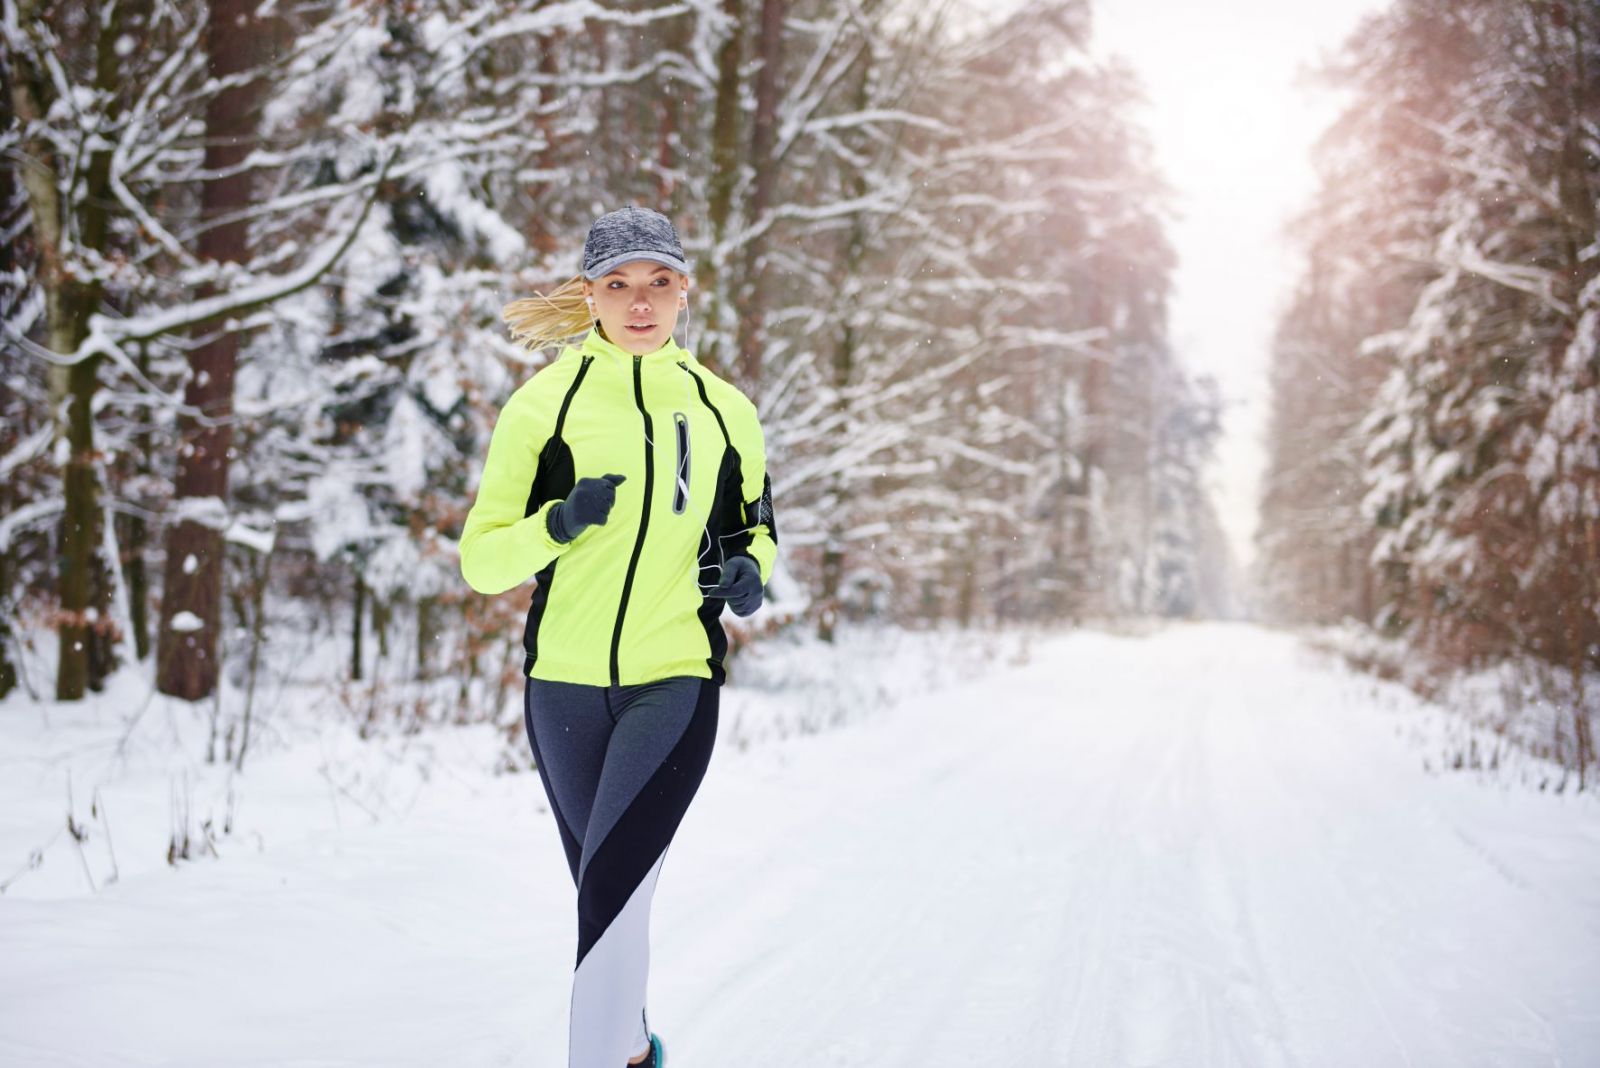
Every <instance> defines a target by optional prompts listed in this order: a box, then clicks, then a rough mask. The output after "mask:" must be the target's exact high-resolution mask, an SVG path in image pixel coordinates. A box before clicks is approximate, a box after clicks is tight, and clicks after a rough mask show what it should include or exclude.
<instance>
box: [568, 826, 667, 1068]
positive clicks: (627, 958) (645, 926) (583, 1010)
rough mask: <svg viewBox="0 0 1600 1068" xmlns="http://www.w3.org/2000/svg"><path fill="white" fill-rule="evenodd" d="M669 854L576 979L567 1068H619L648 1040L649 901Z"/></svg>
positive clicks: (589, 955) (638, 888) (660, 858)
mask: <svg viewBox="0 0 1600 1068" xmlns="http://www.w3.org/2000/svg"><path fill="white" fill-rule="evenodd" d="M666 855H667V852H666V850H664V849H663V850H662V851H661V855H660V856H658V857H656V862H655V863H654V864H652V865H651V866H650V870H649V871H648V872H646V873H645V876H644V878H643V879H640V880H639V885H638V886H636V887H634V888H633V893H632V894H630V895H628V903H627V904H626V905H624V906H622V911H621V912H619V913H617V918H616V919H614V920H612V921H611V926H610V927H607V928H606V929H605V931H604V932H602V933H601V935H600V938H599V939H598V940H597V941H596V942H595V944H594V945H592V946H590V947H589V952H588V953H586V954H585V955H584V958H583V962H582V963H581V964H579V965H578V970H577V971H576V972H575V973H574V974H573V976H572V1028H571V1036H570V1042H569V1045H568V1047H567V1066H568V1068H596V1066H597V1065H608V1064H615V1065H620V1064H622V1063H624V1062H625V1061H627V1060H628V1058H629V1057H634V1056H638V1054H639V1052H640V1050H641V1049H642V1048H643V1047H644V1046H645V1045H646V1044H647V1043H648V1041H649V1037H648V1036H646V1037H645V1039H644V1041H640V1039H639V1033H640V1031H641V1029H642V1028H643V1026H644V1016H643V1011H644V995H645V982H646V980H647V979H648V977H649V973H650V899H651V896H652V895H653V894H654V893H655V888H656V877H657V876H658V875H660V874H661V862H662V861H663V860H664V859H666Z"/></svg>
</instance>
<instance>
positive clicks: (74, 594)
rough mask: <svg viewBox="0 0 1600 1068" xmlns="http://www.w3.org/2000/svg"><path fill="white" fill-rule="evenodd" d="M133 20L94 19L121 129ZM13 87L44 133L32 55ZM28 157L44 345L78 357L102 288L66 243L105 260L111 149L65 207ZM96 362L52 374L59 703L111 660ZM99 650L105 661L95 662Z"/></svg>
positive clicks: (47, 85) (43, 86)
mask: <svg viewBox="0 0 1600 1068" xmlns="http://www.w3.org/2000/svg"><path fill="white" fill-rule="evenodd" d="M17 14H18V16H19V26H20V27H22V28H23V29H24V32H25V33H27V34H28V37H29V43H30V44H32V45H34V46H35V47H37V48H39V49H41V50H42V49H43V48H45V47H48V46H47V45H45V44H44V42H43V41H41V40H40V38H39V36H38V35H39V34H40V33H41V29H46V30H47V29H48V28H49V26H48V23H49V16H50V14H51V12H50V11H49V10H47V9H43V8H42V7H41V5H40V4H38V3H37V2H36V0H21V2H20V3H19V4H18V11H17ZM126 14H127V10H126V9H125V8H124V7H122V6H113V7H112V8H110V9H109V10H108V11H107V12H105V14H104V17H103V18H97V19H96V22H97V23H98V25H99V33H98V35H97V37H96V39H95V88H96V90H98V91H101V92H103V93H105V94H106V97H107V99H108V100H109V102H108V103H107V104H106V116H107V118H108V119H110V120H115V119H116V118H117V116H118V115H119V114H120V111H121V106H122V104H121V102H122V99H123V94H121V93H118V92H117V91H116V89H117V71H118V57H117V55H116V42H117V39H118V38H119V37H120V36H121V35H122V34H123V32H124V26H125V16H126ZM12 75H13V80H12V82H11V84H10V87H9V88H10V92H11V106H12V108H13V109H14V110H15V113H16V116H17V119H18V125H19V127H20V128H21V129H22V130H28V129H30V128H33V129H38V128H39V127H40V126H42V125H43V123H44V118H45V116H46V115H47V114H49V113H50V111H51V109H52V107H53V106H54V105H55V103H56V96H55V90H54V86H53V83H52V81H51V79H50V78H49V77H48V76H47V75H46V74H45V73H44V71H42V70H41V69H40V68H39V67H38V65H37V63H36V62H35V59H34V54H33V53H32V52H31V51H30V50H27V49H18V50H16V51H15V52H14V57H13V69H12ZM21 148H22V151H23V153H24V155H25V156H26V157H27V160H28V164H27V165H25V166H23V167H21V168H19V169H20V170H21V172H22V179H23V183H24V185H25V187H26V188H27V192H28V201H29V207H30V208H31V210H32V214H33V237H34V242H35V245H36V247H37V249H38V257H39V263H38V281H39V285H40V288H41V289H43V290H44V297H45V316H46V322H47V338H48V345H49V347H50V349H51V350H52V351H54V352H57V353H61V354H63V355H65V354H70V353H73V352H76V351H77V349H78V346H79V345H80V344H81V343H82V342H83V339H84V338H85V337H87V336H88V332H89V330H88V318H89V315H90V314H91V313H92V312H93V311H94V309H95V308H96V307H97V306H98V305H99V303H100V298H101V285H100V282H99V280H98V279H97V278H95V277H93V276H92V275H91V276H89V277H88V278H87V279H85V278H84V275H82V274H79V273H78V272H76V271H74V270H73V269H72V266H71V265H69V264H67V263H65V262H64V261H63V252H62V250H63V247H64V242H65V241H66V240H68V237H67V235H68V234H69V233H70V235H71V237H70V240H72V242H73V243H74V244H76V245H78V246H79V247H81V248H82V249H83V250H85V251H86V252H88V253H104V252H105V251H106V241H107V236H108V233H109V218H108V215H107V206H108V205H109V204H110V203H111V202H112V197H111V195H110V193H109V178H110V174H111V149H112V146H111V145H110V144H108V143H106V142H104V141H100V142H96V147H95V148H94V149H93V150H91V151H90V152H89V154H88V159H87V165H86V166H85V167H84V170H83V172H82V178H81V183H82V184H81V189H82V195H81V197H80V198H78V199H76V200H75V201H73V202H72V203H68V204H64V203H63V202H62V200H61V196H60V189H59V186H58V184H57V183H58V182H59V181H60V180H61V175H62V174H63V173H64V172H65V170H66V169H67V165H66V163H65V162H64V161H62V160H60V159H59V158H58V157H57V154H56V150H55V146H54V144H53V143H52V142H51V141H49V140H48V139H46V138H43V137H38V138H34V139H32V140H24V141H23V142H22V144H21ZM74 211H75V212H76V213H77V217H76V220H75V225H74V226H72V227H71V228H70V229H69V228H68V227H67V225H66V224H67V222H68V215H69V213H71V212H74ZM98 368H99V357H92V358H90V359H87V360H82V361H80V362H78V363H76V364H73V365H72V366H70V367H55V366H53V367H52V368H51V369H50V399H51V411H52V412H54V413H60V412H62V411H63V408H65V418H60V417H59V416H58V417H57V418H58V422H57V424H56V436H57V440H58V442H61V443H64V444H65V446H66V456H67V460H66V466H65V468H64V469H63V471H62V478H61V481H62V491H63V495H64V497H65V508H64V509H63V510H62V517H61V527H60V553H61V564H60V583H59V586H58V596H59V602H60V608H59V614H58V622H57V637H58V640H59V643H60V648H61V653H60V658H59V660H58V662H57V670H56V697H57V699H58V700H63V701H69V700H76V699H79V698H81V697H82V696H83V694H84V691H85V690H86V689H99V688H100V685H101V683H102V681H103V680H104V674H105V673H106V672H107V671H109V670H110V666H111V665H110V662H109V658H108V655H107V651H108V650H107V646H108V644H109V635H108V631H107V627H108V626H109V624H110V619H109V615H108V613H107V612H106V606H107V604H108V602H107V600H106V594H107V590H108V584H107V583H106V582H104V581H102V577H101V575H100V571H101V569H102V567H103V566H104V562H103V561H102V560H101V555H100V545H101V538H100V512H101V507H100V500H99V496H100V494H99V485H98V479H97V475H96V470H95V455H94V407H93V403H94V394H95V390H96V387H97V385H98V382H97V371H98ZM97 643H98V644H99V653H100V655H91V654H92V653H94V652H95V648H94V647H95V646H96V645H97Z"/></svg>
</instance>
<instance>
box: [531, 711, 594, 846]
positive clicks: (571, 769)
mask: <svg viewBox="0 0 1600 1068" xmlns="http://www.w3.org/2000/svg"><path fill="white" fill-rule="evenodd" d="M528 683H529V686H530V704H531V705H532V709H531V712H532V714H531V715H530V716H529V717H528V718H529V720H530V724H529V726H530V728H531V729H532V730H533V732H534V733H535V734H536V735H537V739H536V740H537V742H538V749H539V759H540V760H542V761H544V765H545V773H546V774H547V775H548V776H549V778H550V788H551V789H552V790H554V791H555V795H556V804H557V805H558V806H559V807H560V809H561V818H562V819H564V820H566V821H567V827H568V829H570V830H571V831H572V835H573V837H574V838H576V839H577V840H578V841H579V842H580V843H581V842H583V840H584V838H585V828H587V827H588V826H589V810H590V809H591V808H593V807H594V793H595V780H596V779H597V778H599V777H600V768H601V767H602V766H603V765H604V764H605V759H606V744H607V742H608V741H609V739H610V737H611V727H612V724H611V716H610V714H609V713H607V712H606V702H605V687H603V686H582V685H579V684H578V683H573V682H550V681H549V680H546V679H529V680H528Z"/></svg>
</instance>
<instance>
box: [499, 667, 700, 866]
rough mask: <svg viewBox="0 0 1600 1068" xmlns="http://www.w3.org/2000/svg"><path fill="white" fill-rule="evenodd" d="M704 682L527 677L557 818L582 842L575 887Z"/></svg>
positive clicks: (690, 713) (677, 734)
mask: <svg viewBox="0 0 1600 1068" xmlns="http://www.w3.org/2000/svg"><path fill="white" fill-rule="evenodd" d="M706 681H708V680H706V679H701V678H698V677H686V676H680V677H677V678H671V679H662V680H660V681H658V682H646V683H641V684H639V685H637V686H620V687H618V686H611V687H602V686H584V685H579V684H577V683H570V682H551V681H549V680H546V679H530V680H529V682H530V683H531V685H532V687H533V692H532V704H533V714H532V717H531V718H532V720H533V729H534V730H535V732H536V733H537V734H538V742H539V756H540V757H541V758H542V759H543V760H544V762H545V770H546V772H547V773H548V774H549V776H550V785H551V788H552V789H553V790H555V793H556V801H557V803H558V804H559V805H560V806H561V814H562V816H563V817H564V818H565V819H566V821H567V825H568V826H569V827H571V828H572V833H573V834H574V835H575V836H576V837H578V838H579V839H580V840H581V841H582V842H583V857H582V860H580V861H579V863H578V885H580V886H582V885H583V873H584V872H585V871H586V870H588V867H589V858H590V857H592V856H594V854H595V850H597V849H599V848H600V843H601V842H604V841H605V840H606V835H607V834H610V833H611V828H613V827H615V826H616V824H617V820H619V819H621V818H622V814H623V813H624V812H626V811H627V809H628V806H629V805H630V804H632V803H633V799H634V798H636V797H638V796H639V791H640V790H642V789H644V785H645V783H647V782H649V781H650V776H652V775H654V774H655V772H656V769H657V768H659V767H660V766H661V764H662V762H663V761H665V760H666V759H667V755H668V754H669V753H671V752H672V749H673V747H674V746H676V745H677V744H678V740H679V739H680V738H682V737H683V734H684V732H685V731H686V730H688V729H689V723H690V722H691V721H692V720H693V719H694V710H695V706H696V705H697V704H698V703H699V701H700V686H701V683H703V682H706ZM608 692H609V693H610V695H611V708H610V711H607V709H606V700H605V695H606V693H608ZM613 720H614V721H615V722H613ZM597 778H598V779H599V780H600V781H599V782H596V781H595V780H596V779H597Z"/></svg>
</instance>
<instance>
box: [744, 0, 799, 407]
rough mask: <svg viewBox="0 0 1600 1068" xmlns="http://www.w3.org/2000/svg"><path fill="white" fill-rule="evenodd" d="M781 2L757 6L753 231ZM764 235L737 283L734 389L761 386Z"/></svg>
mask: <svg viewBox="0 0 1600 1068" xmlns="http://www.w3.org/2000/svg"><path fill="white" fill-rule="evenodd" d="M787 6H788V4H787V3H786V0H762V4H761V37H760V40H759V41H758V42H757V52H758V54H759V55H760V57H761V70H760V71H759V72H758V73H757V74H756V114H755V122H754V129H753V130H752V131H751V137H750V165H751V166H752V167H753V168H754V169H755V184H754V188H753V189H752V190H751V193H750V208H749V211H748V212H747V213H746V216H747V218H748V219H749V220H750V222H751V224H752V225H759V224H760V223H761V221H762V217H763V216H765V215H766V213H767V211H768V209H769V208H770V207H771V205H772V200H773V189H774V187H775V186H776V184H777V176H778V175H777V172H778V162H777V160H775V159H774V158H773V148H774V146H775V144H776V141H777V135H778V131H777V125H778V123H777V113H778V78H779V75H780V74H781V73H782V68H783V16H784V10H785V8H786V7H787ZM771 233H772V231H771V230H770V229H769V230H767V231H764V232H763V233H761V234H759V235H757V236H755V237H753V238H751V239H750V242H749V244H748V245H746V246H745V257H744V270H743V272H742V277H741V278H740V279H739V282H740V284H741V285H742V286H744V287H747V295H746V297H745V299H743V300H741V301H739V302H738V303H737V304H736V307H737V308H738V310H739V333H738V352H739V367H738V378H739V384H740V385H742V386H744V387H745V388H746V390H754V389H755V388H756V387H757V386H758V385H759V384H760V382H761V355H762V349H763V347H764V346H765V343H766V342H765V337H764V335H765V333H766V311H767V303H768V300H769V299H770V298H769V295H768V294H769V291H770V286H769V285H768V283H767V277H766V275H767V271H766V263H765V260H766V249H767V245H768V244H769V241H768V239H769V238H770V237H771Z"/></svg>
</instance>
